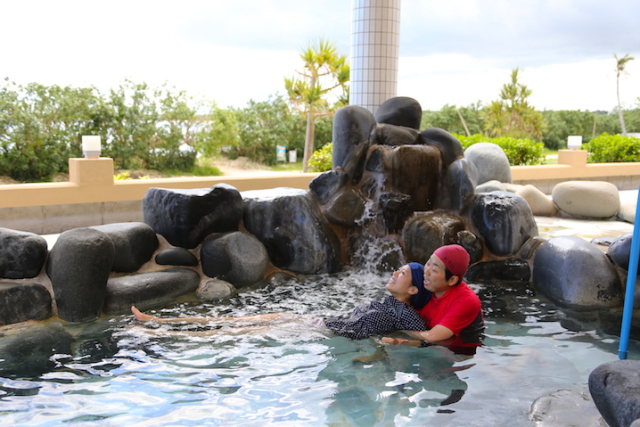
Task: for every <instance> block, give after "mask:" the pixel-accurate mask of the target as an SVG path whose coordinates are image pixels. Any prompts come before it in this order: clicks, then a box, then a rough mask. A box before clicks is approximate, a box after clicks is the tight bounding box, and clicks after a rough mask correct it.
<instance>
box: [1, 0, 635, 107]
mask: <svg viewBox="0 0 640 427" xmlns="http://www.w3.org/2000/svg"><path fill="white" fill-rule="evenodd" d="M639 5H640V3H638V2H637V0H620V1H618V2H609V1H604V0H580V1H578V0H553V1H547V0H528V1H527V2H512V1H506V0H495V1H490V2H489V1H478V0H452V1H448V2H440V1H435V0H429V1H426V0H403V1H402V12H403V13H402V19H403V21H402V30H401V55H402V57H401V59H400V81H399V86H398V94H399V95H406V96H412V97H414V98H416V99H418V100H419V101H420V102H421V104H422V106H423V108H425V109H439V108H441V107H442V106H443V105H444V104H446V103H449V104H456V105H469V104H470V103H473V102H476V101H478V100H481V101H483V102H489V101H491V100H493V99H496V98H497V96H498V93H499V91H500V87H501V86H502V84H504V83H506V82H507V81H508V79H509V74H510V71H511V69H512V68H515V67H521V68H522V69H523V74H522V82H523V83H524V84H526V85H528V86H529V87H530V88H531V89H532V90H533V96H532V101H533V103H534V105H535V106H536V107H537V108H540V109H542V108H547V109H574V108H576V109H577V108H579V109H611V108H612V107H614V106H615V104H616V98H615V74H614V72H613V66H614V59H613V56H612V54H613V52H617V53H618V54H619V55H624V54H626V53H629V54H631V55H632V56H634V57H636V60H634V61H631V62H630V63H629V66H628V68H629V72H630V75H629V76H627V77H625V78H624V79H623V80H622V86H621V95H622V97H623V100H624V102H625V104H626V105H628V106H631V105H634V103H635V99H636V98H638V97H640V87H639V86H640V32H639V31H637V28H636V27H634V30H633V31H629V25H630V24H629V23H630V22H631V23H634V20H635V21H637V16H639V15H638V14H634V12H635V11H638V13H639V14H640V10H639V8H640V6H639ZM350 14H351V3H350V2H348V1H345V0H326V1H323V2H322V4H319V3H317V2H311V1H299V0H238V1H226V0H225V1H222V0H184V1H182V2H180V3H176V2H173V1H172V2H169V1H155V2H151V1H146V0H145V1H143V0H138V1H122V0H112V1H111V2H108V3H95V2H86V1H77V0H76V1H71V0H59V1H56V2H51V1H43V0H41V1H36V0H23V1H21V2H9V1H0V16H2V17H3V25H2V26H0V40H2V44H1V46H2V50H3V58H4V61H3V62H2V63H0V78H2V77H4V76H8V77H9V78H11V79H12V80H15V81H17V82H18V83H29V82H38V83H42V84H47V85H49V84H59V85H73V86H88V85H95V86H97V87H99V88H100V89H101V90H106V89H108V88H110V87H115V86H117V85H118V84H119V83H121V82H122V81H123V80H124V79H125V78H130V79H132V80H133V81H135V82H143V81H144V82H147V83H149V84H151V85H153V86H156V85H160V84H162V83H164V82H168V83H169V84H170V85H172V86H175V87H176V88H178V89H181V90H186V91H187V92H188V93H190V94H192V95H194V96H198V95H200V94H201V95H202V96H204V97H206V98H207V99H210V100H215V101H216V102H217V103H218V105H221V106H227V105H233V106H244V105H246V103H247V101H249V99H251V98H253V99H255V100H266V98H267V97H268V95H270V94H274V93H276V92H278V91H279V92H281V93H282V92H284V85H283V78H284V77H285V76H290V75H292V74H293V73H294V71H295V69H296V68H297V67H299V66H300V60H299V57H298V50H299V48H300V47H302V46H304V45H306V44H307V43H308V42H309V41H310V40H311V39H312V38H314V37H325V38H327V39H329V40H331V41H335V42H336V43H337V45H338V47H339V49H340V50H341V52H343V53H348V52H349V42H350V31H351V27H350V22H351V19H350ZM634 25H636V26H637V22H635V23H634Z"/></svg>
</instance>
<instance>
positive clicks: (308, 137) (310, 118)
mask: <svg viewBox="0 0 640 427" xmlns="http://www.w3.org/2000/svg"><path fill="white" fill-rule="evenodd" d="M314 133H315V111H314V109H313V105H309V112H308V114H307V132H306V133H305V137H304V156H303V158H302V172H307V169H308V168H309V165H308V163H309V159H310V158H311V155H312V154H313V138H314Z"/></svg>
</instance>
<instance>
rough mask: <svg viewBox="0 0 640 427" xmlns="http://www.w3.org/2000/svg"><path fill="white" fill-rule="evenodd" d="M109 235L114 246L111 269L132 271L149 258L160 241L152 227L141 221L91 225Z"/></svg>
mask: <svg viewBox="0 0 640 427" xmlns="http://www.w3.org/2000/svg"><path fill="white" fill-rule="evenodd" d="M91 228H94V229H96V230H99V231H102V232H103V233H104V234H106V235H107V236H109V238H110V239H111V241H112V242H113V246H114V248H115V251H116V252H115V259H114V260H113V267H112V268H111V269H112V271H116V272H120V273H133V272H135V271H138V269H139V268H140V267H142V265H143V264H144V263H145V262H147V261H149V260H150V259H151V256H152V255H153V253H154V252H155V251H156V249H158V246H159V245H160V242H159V241H158V236H156V233H155V231H153V228H151V227H150V226H148V225H147V224H145V223H143V222H120V223H116V224H107V225H98V226H95V227H91Z"/></svg>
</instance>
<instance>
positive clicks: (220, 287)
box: [196, 279, 236, 302]
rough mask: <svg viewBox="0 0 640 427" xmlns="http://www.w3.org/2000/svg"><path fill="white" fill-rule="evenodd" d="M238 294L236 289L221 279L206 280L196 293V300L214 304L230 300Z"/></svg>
mask: <svg viewBox="0 0 640 427" xmlns="http://www.w3.org/2000/svg"><path fill="white" fill-rule="evenodd" d="M235 293H236V288H235V286H233V285H232V284H231V283H229V282H225V281H224V280H220V279H211V280H206V281H204V283H202V284H201V285H200V287H199V288H198V290H197V291H196V298H198V299H199V300H201V301H206V302H212V301H218V300H221V299H225V298H229V297H230V296H232V295H234V294H235Z"/></svg>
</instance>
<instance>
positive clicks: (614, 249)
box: [607, 233, 640, 270]
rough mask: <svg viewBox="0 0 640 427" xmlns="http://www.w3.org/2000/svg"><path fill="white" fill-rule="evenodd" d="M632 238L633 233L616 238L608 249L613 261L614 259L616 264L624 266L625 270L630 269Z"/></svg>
mask: <svg viewBox="0 0 640 427" xmlns="http://www.w3.org/2000/svg"><path fill="white" fill-rule="evenodd" d="M632 240H633V233H626V234H624V235H622V236H620V237H619V238H617V239H615V240H614V241H613V242H612V243H611V245H610V246H609V249H608V250H607V255H609V258H611V261H613V262H614V264H615V265H617V266H618V267H620V268H622V269H623V270H628V269H629V258H630V255H631V241H632ZM639 265H640V261H639Z"/></svg>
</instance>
